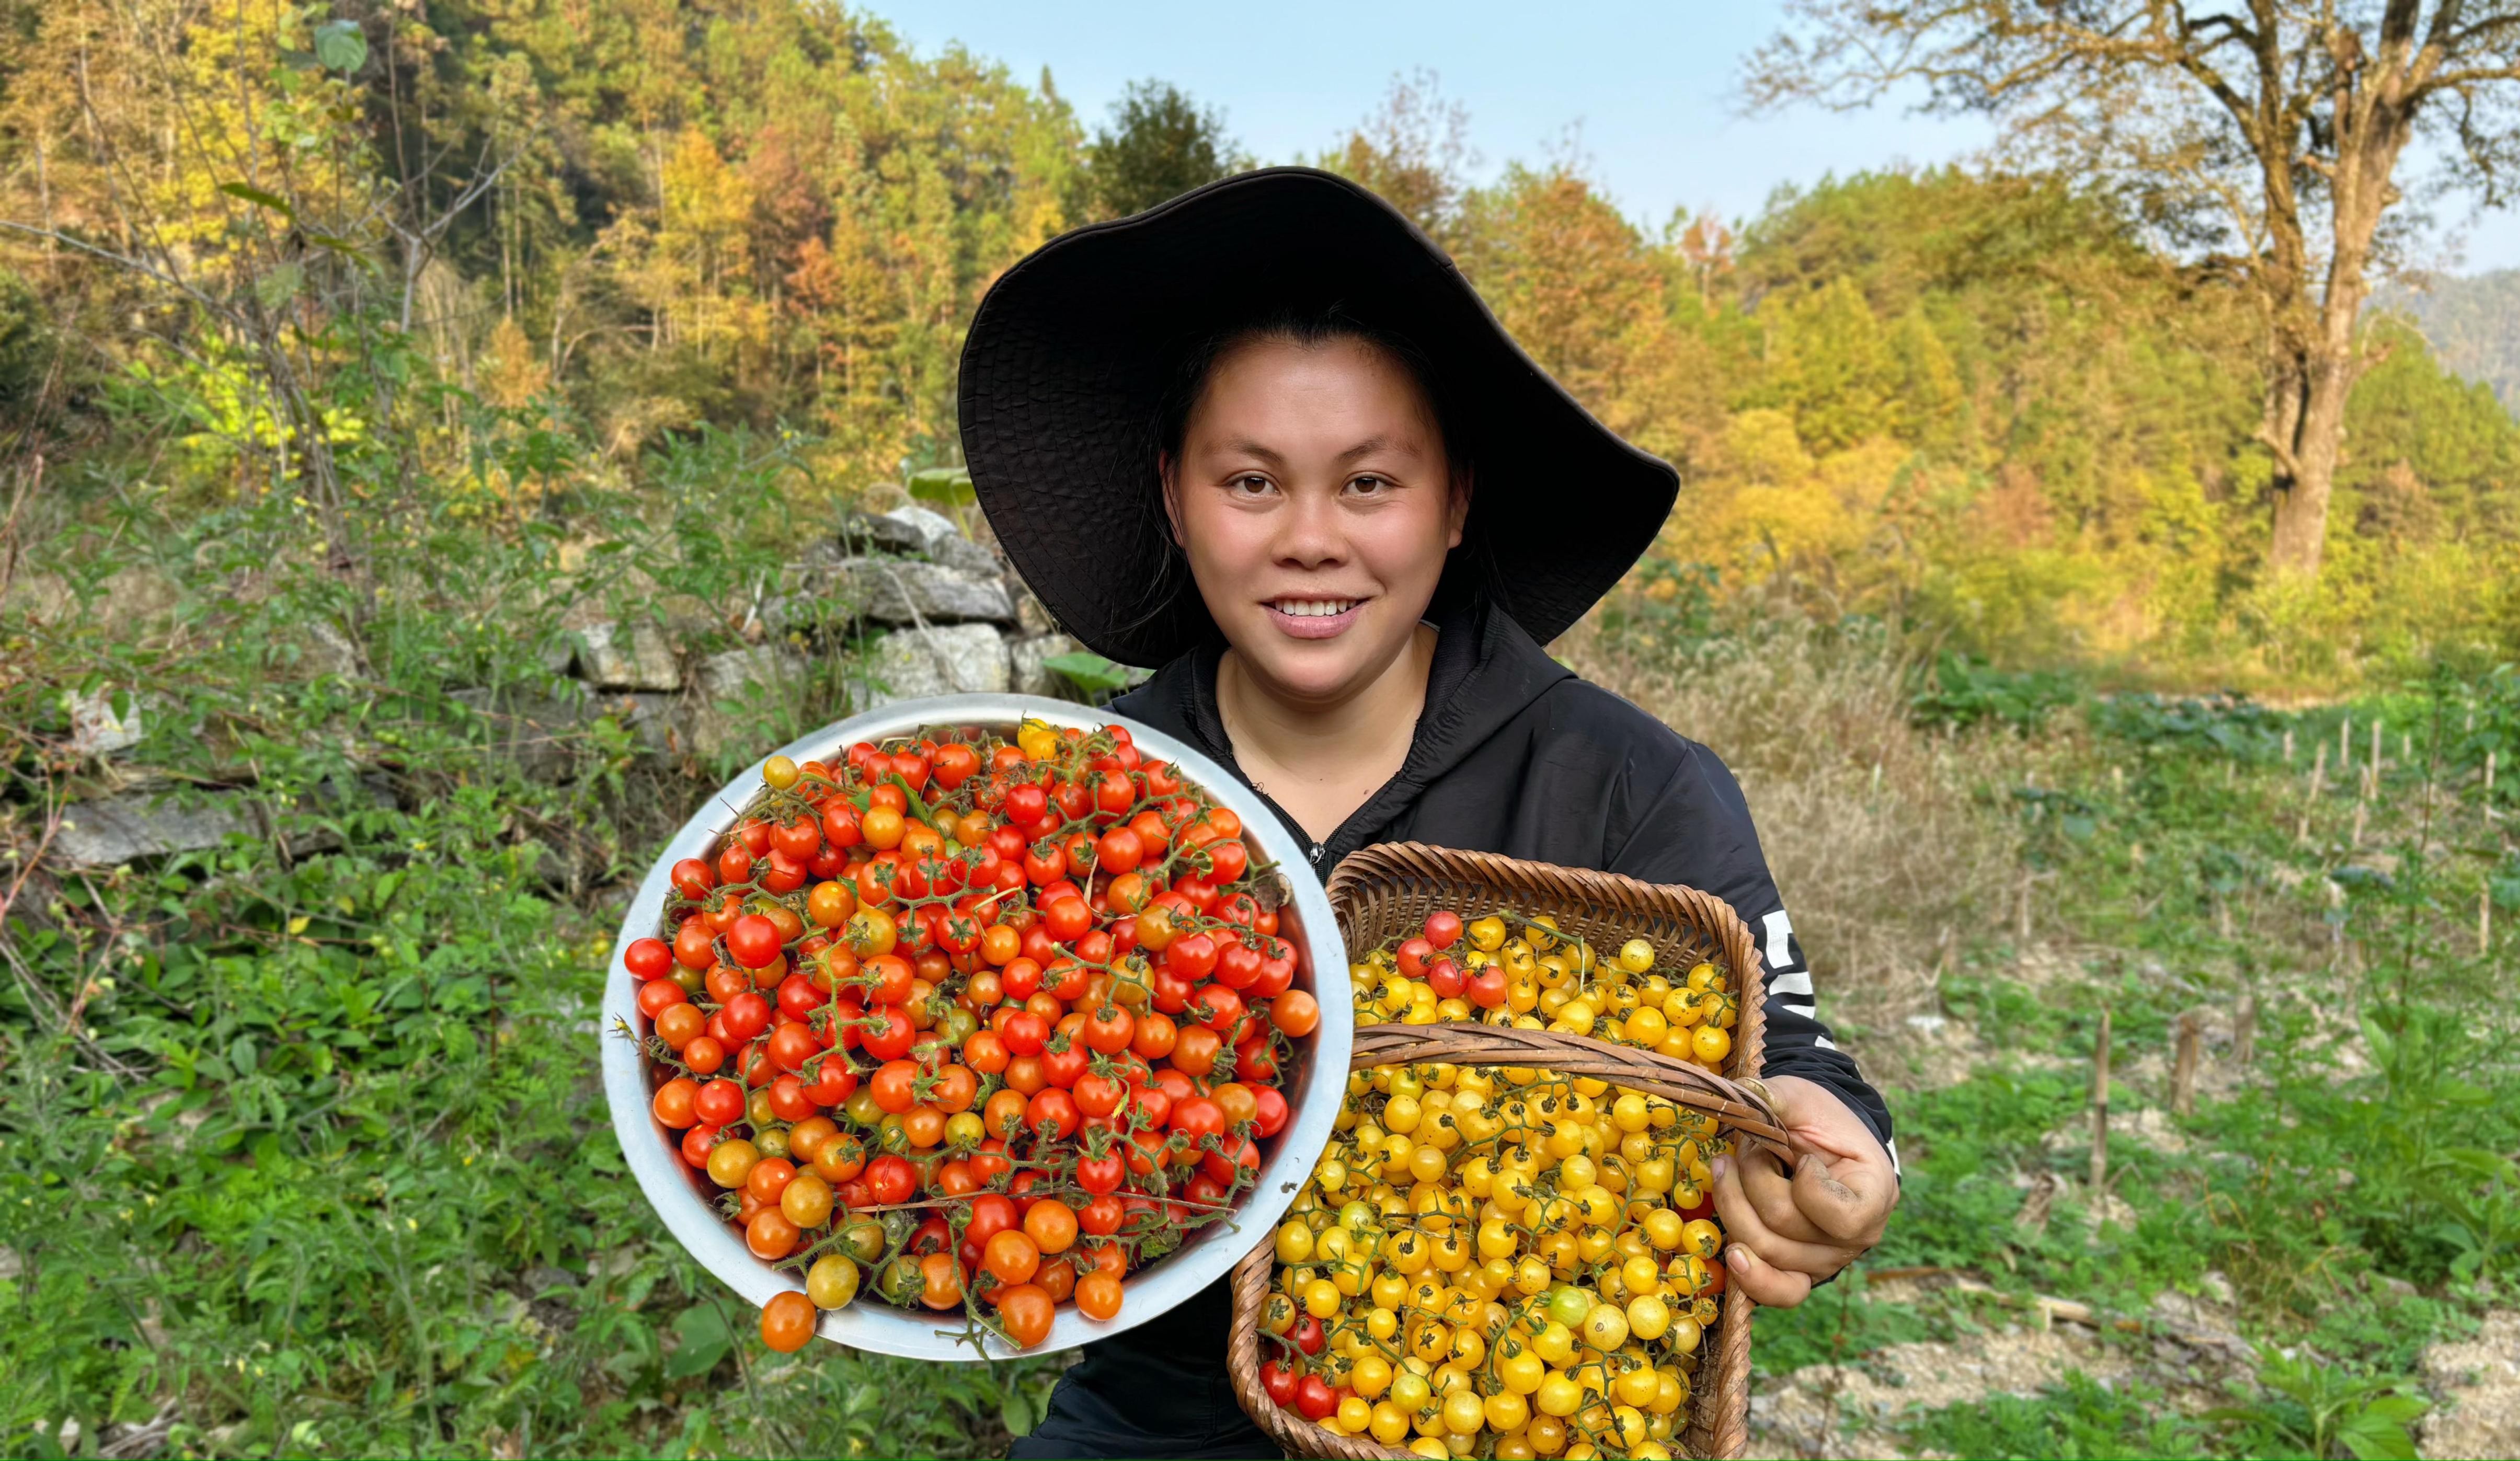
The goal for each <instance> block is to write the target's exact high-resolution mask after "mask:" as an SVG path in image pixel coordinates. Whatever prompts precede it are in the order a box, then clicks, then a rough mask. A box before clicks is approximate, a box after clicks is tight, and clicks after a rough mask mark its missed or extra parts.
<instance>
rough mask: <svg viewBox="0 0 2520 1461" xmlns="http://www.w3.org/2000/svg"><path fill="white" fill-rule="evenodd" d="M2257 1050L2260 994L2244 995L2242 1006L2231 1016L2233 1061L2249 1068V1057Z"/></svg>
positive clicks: (2244, 1068) (2241, 997) (2243, 1068)
mask: <svg viewBox="0 0 2520 1461" xmlns="http://www.w3.org/2000/svg"><path fill="white" fill-rule="evenodd" d="M2257 1052H2258V996H2255V995H2242V996H2240V1007H2239V1009H2238V1011H2236V1012H2235V1013H2234V1014H2232V1016H2231V1063H2232V1064H2233V1065H2236V1066H2238V1067H2239V1068H2240V1069H2242V1070H2247V1069H2248V1068H2249V1058H2250V1057H2251V1056H2253V1055H2255V1054H2257Z"/></svg>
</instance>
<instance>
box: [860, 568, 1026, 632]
mask: <svg viewBox="0 0 2520 1461" xmlns="http://www.w3.org/2000/svg"><path fill="white" fill-rule="evenodd" d="M838 578H839V592H840V594H841V595H842V597H844V598H847V599H848V600H849V602H851V603H853V604H856V605H859V612H860V613H862V614H863V615H865V617H867V618H869V619H871V620H873V621H875V622H876V623H877V624H913V625H916V624H922V623H923V624H964V623H992V624H1012V623H1013V622H1014V617H1015V606H1014V602H1013V600H1012V599H1011V598H1008V597H1007V590H1006V585H1004V584H1002V583H1000V582H998V580H997V579H996V578H995V577H994V576H988V575H982V574H976V573H966V572H963V571H961V570H960V569H955V568H948V567H945V566H944V565H942V564H938V563H921V562H914V561H911V560H908V559H901V558H852V559H850V560H849V561H848V562H846V563H843V564H841V565H840V572H839V575H838Z"/></svg>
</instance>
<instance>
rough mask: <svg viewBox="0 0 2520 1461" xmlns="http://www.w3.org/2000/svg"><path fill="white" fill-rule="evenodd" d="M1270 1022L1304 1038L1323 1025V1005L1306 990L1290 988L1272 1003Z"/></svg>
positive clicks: (1295, 1035) (1295, 1036)
mask: <svg viewBox="0 0 2520 1461" xmlns="http://www.w3.org/2000/svg"><path fill="white" fill-rule="evenodd" d="M1269 1023H1270V1024H1272V1025H1275V1026H1277V1027H1278V1028H1279V1029H1280V1030H1282V1031H1284V1032H1285V1033H1286V1034H1287V1035H1288V1036H1290V1037H1292V1038H1293V1039H1296V1040H1302V1039H1303V1038H1304V1037H1305V1036H1307V1035H1310V1034H1312V1033H1313V1031H1314V1030H1315V1029H1316V1028H1318V1027H1319V1026H1320V1025H1321V1023H1322V1006H1321V1004H1320V1003H1319V1002H1318V1001H1317V1000H1315V999H1314V998H1313V996H1311V994H1309V993H1307V992H1306V991H1303V990H1288V991H1286V993H1284V994H1283V995H1280V996H1278V997H1277V998H1276V999H1275V1000H1273V1001H1272V1002H1271V1003H1270V1005H1269Z"/></svg>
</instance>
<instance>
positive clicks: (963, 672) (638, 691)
mask: <svg viewBox="0 0 2520 1461" xmlns="http://www.w3.org/2000/svg"><path fill="white" fill-rule="evenodd" d="M787 580H788V581H787V583H785V584H784V585H783V586H782V591H781V593H780V594H779V595H778V596H775V597H772V598H768V599H766V600H765V601H764V602H763V603H762V604H761V605H760V606H759V609H758V611H757V622H756V623H753V624H748V625H747V629H748V630H749V631H750V632H751V636H753V637H757V642H747V643H742V644H739V645H738V646H736V647H732V648H719V649H714V650H711V649H706V648H695V647H693V646H691V645H688V644H685V643H679V642H677V641H676V637H675V636H674V635H673V634H672V633H671V632H670V631H669V630H668V628H667V627H666V626H664V625H662V624H660V623H658V622H656V621H655V620H653V619H631V620H625V621H614V622H600V623H589V624H582V625H578V626H575V627H573V628H571V629H569V630H568V631H567V633H566V636H565V639H564V641H563V642H562V643H561V644H559V645H557V646H555V647H554V649H553V651H552V654H551V656H550V658H549V659H548V660H547V663H548V665H549V666H550V668H551V669H552V670H553V671H554V672H555V674H554V679H553V680H552V682H551V683H550V684H549V685H548V686H544V687H542V688H537V689H521V688H517V687H514V686H510V687H506V688H502V689H498V690H492V689H487V688H475V689H457V690H456V691H455V692H454V697H455V698H456V699H457V700H458V701H460V702H461V703H463V704H466V705H468V706H470V707H472V709H473V710H474V711H475V712H477V713H478V714H479V715H480V716H481V717H482V718H483V720H484V721H485V722H486V725H487V728H488V731H489V736H490V740H491V745H492V748H493V750H494V751H495V752H496V753H498V754H501V755H504V756H506V757H508V758H510V759H512V760H514V761H516V762H517V764H518V765H519V766H520V767H522V768H523V770H524V771H525V773H526V774H527V775H546V776H556V775H561V774H562V773H564V772H565V771H566V770H567V769H568V767H569V766H570V764H571V754H570V747H571V746H572V744H573V743H574V742H576V741H577V740H579V739H580V738H582V735H583V732H584V731H585V729H586V727H587V726H589V725H590V724H592V723H593V722H594V721H596V720H597V719H599V718H601V717H606V716H609V717H611V718H612V719H613V720H614V722H615V723H616V724H617V725H619V726H620V727H622V728H623V729H624V730H625V731H628V732H629V734H630V736H631V739H632V741H633V743H634V744H635V745H636V746H638V747H639V748H641V749H642V750H644V751H646V752H650V753H653V754H656V755H660V756H686V755H688V756H692V757H697V758H698V759H699V760H700V761H701V762H703V763H705V762H708V761H712V760H715V759H717V758H718V757H720V756H721V755H729V754H732V755H754V754H760V753H762V752H765V751H767V750H769V749H770V747H767V746H763V745H758V744H755V743H753V741H754V738H755V737H756V736H757V734H758V732H757V731H756V730H754V729H752V728H751V726H750V725H749V724H748V718H740V717H738V716H737V715H735V714H732V713H731V712H730V711H729V710H728V709H727V708H726V702H729V701H742V700H744V699H747V698H752V697H757V696H762V695H788V694H795V693H797V692H799V691H800V690H801V689H802V687H803V686H804V684H805V681H806V679H807V677H808V675H809V673H811V672H812V671H813V670H815V669H816V668H818V667H820V668H827V669H828V668H830V667H831V666H832V660H833V658H834V657H836V656H841V655H844V654H847V655H848V657H847V658H846V659H845V660H843V661H842V662H841V664H840V668H841V669H842V671H843V674H844V676H845V688H846V698H847V703H848V706H849V708H850V710H851V711H852V712H855V711H860V710H867V709H872V708H874V707H876V706H878V705H884V704H889V703H891V702H893V701H896V700H908V699H917V698H922V697H924V696H929V695H944V694H958V693H969V692H1005V691H1009V690H1012V691H1015V692H1018V693H1022V694H1034V695H1051V696H1057V697H1059V698H1063V699H1074V698H1077V696H1076V693H1075V689H1074V687H1073V686H1071V685H1069V684H1068V683H1067V681H1066V680H1064V679H1063V678H1062V677H1061V676H1059V675H1058V674H1057V672H1056V671H1054V670H1052V669H1050V668H1049V667H1048V665H1047V664H1046V663H1045V661H1047V660H1050V659H1052V658H1054V657H1056V656H1057V655H1060V654H1066V653H1072V652H1075V651H1076V650H1078V649H1079V648H1081V647H1082V646H1080V645H1079V644H1078V643H1077V642H1076V641H1074V640H1073V639H1070V638H1069V637H1067V636H1066V635H1064V634H1060V633H1058V632H1057V629H1056V628H1055V627H1054V626H1053V625H1052V623H1051V621H1050V617H1049V615H1048V613H1047V612H1046V611H1044V610H1043V608H1042V607H1041V605H1040V603H1039V602H1038V601H1037V600H1035V599H1034V598H1033V597H1032V595H1031V594H1030V593H1029V592H1028V591H1026V590H1025V588H1024V587H1023V585H1022V583H1021V582H1020V581H1019V580H1018V579H1016V578H1015V576H1014V575H1013V573H1012V571H1010V570H1009V568H1008V567H1007V565H1006V563H1005V562H1004V560H1003V559H1001V558H1000V557H999V555H998V554H997V553H995V552H993V551H992V550H990V549H988V548H986V547H983V546H982V545H980V544H978V543H974V542H973V541H971V540H970V539H969V538H967V537H966V536H964V535H963V533H962V532H961V531H960V530H959V529H957V528H956V527H955V525H954V524H953V522H952V521H950V520H949V519H947V518H946V517H944V516H943V515H942V514H940V513H937V512H934V511H931V510H929V509H925V508H922V507H919V506H916V505H913V506H909V507H904V508H900V509H895V510H893V511H891V512H887V513H883V514H881V515H875V514H866V513H852V514H850V515H849V516H847V517H846V518H845V519H843V521H842V522H841V524H840V526H839V528H838V530H837V531H836V532H834V533H833V534H832V536H831V537H829V538H828V539H825V540H823V541H820V542H817V543H815V544H813V545H812V546H811V547H809V548H808V549H807V550H806V552H805V553H803V554H802V556H801V557H800V559H799V560H798V562H797V563H796V564H795V565H794V568H793V570H792V571H791V572H790V573H789V575H788V576H787ZM327 628H328V629H329V626H327ZM721 642H722V641H721ZM849 646H854V647H855V650H856V652H855V653H854V654H848V649H849ZM344 647H345V648H346V647H347V646H346V642H345V645H344ZM818 660H819V661H820V665H819V666H818V664H817V661H818ZM339 668H340V670H341V672H343V673H347V669H348V667H347V666H342V667H339ZM67 709H68V711H69V716H70V721H71V726H72V734H73V743H74V748H75V749H76V750H77V751H79V752H80V753H81V754H83V755H90V756H96V757H99V758H104V759H108V760H112V761H119V760H120V759H121V758H125V757H128V756H129V755H130V753H131V752H132V751H133V750H134V749H135V748H136V747H139V746H141V745H143V744H144V743H145V742H146V740H147V737H148V735H149V732H150V728H149V719H148V714H147V709H146V706H145V705H143V704H136V703H131V702H130V701H129V700H128V697H125V700H124V703H123V704H121V705H120V706H119V707H117V706H116V705H115V703H114V700H113V697H112V695H110V694H106V693H99V694H96V695H87V696H73V697H72V699H71V701H70V702H69V704H68V706H67ZM109 779H113V778H111V777H110V778H109ZM119 779H121V780H122V781H123V782H125V783H127V787H128V789H124V790H120V791H114V792H108V793H105V794H101V795H97V796H93V797H91V798H89V799H87V800H85V801H81V802H76V803H73V804H72V805H70V806H69V807H67V808H66V809H65V811H64V815H63V819H62V824H61V827H60V829H59V830H58V831H57V832H56V833H55V835H54V837H53V840H52V843H51V845H50V848H49V850H48V853H47V856H48V858H49V859H50V860H52V861H54V862H56V863H64V864H67V865H70V866H89V867H96V866H112V865H114V864H116V863H128V862H131V861H134V860H135V859H139V858H146V857H154V856H163V855H166V854H168V853H176V852H189V851H196V850H199V849H203V848H208V847H215V846H217V845H218V844H219V843H220V842H221V841H222V840H223V839H224V838H226V837H227V836H229V835H231V834H233V833H240V832H241V833H246V834H248V835H260V836H269V837H274V838H283V837H287V836H288V835H289V827H290V823H291V821H292V819H291V818H290V817H289V816H288V815H287V813H288V811H289V809H276V808H274V807H272V806H271V805H270V804H269V803H268V801H267V800H266V799H263V798H261V797H259V796H257V795H256V794H255V793H254V792H253V791H251V790H249V789H231V790H221V791H210V792H191V793H187V794H185V795H183V796H181V797H180V798H178V797H176V796H173V795H170V794H169V793H168V792H167V790H166V789H164V788H162V787H158V786H153V785H151V784H149V780H148V777H147V776H146V775H145V774H142V775H125V776H121V777H120V778H119ZM328 790H329V791H331V793H332V795H331V797H330V798H329V799H330V800H332V801H334V802H335V804H339V803H340V802H341V801H343V800H346V799H355V798H359V797H363V796H364V797H377V796H382V795H385V793H383V792H382V791H380V790H378V789H377V788H374V787H356V788H352V787H343V788H328ZM388 800H389V798H388ZM307 810H320V809H307ZM301 845H302V844H301Z"/></svg>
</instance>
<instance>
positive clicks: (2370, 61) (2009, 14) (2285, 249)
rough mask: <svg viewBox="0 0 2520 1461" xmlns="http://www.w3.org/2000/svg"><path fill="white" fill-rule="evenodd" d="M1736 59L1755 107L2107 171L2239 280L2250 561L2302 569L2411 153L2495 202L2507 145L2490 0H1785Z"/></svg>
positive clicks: (2508, 47)
mask: <svg viewBox="0 0 2520 1461" xmlns="http://www.w3.org/2000/svg"><path fill="white" fill-rule="evenodd" d="M1790 10H1791V13H1792V15H1791V19H1790V20H1789V21H1788V22H1787V25H1786V27H1785V28H1784V29H1783V30H1782V31H1781V32H1780V33H1778V35H1777V36H1776V37H1775V38H1774V39H1772V40H1771V41H1770V42H1769V43H1768V44H1767V45H1766V46H1764V47H1763V48H1761V49H1760V50H1759V51H1758V52H1757V53H1756V54H1755V55H1754V56H1753V57H1752V59H1751V61H1750V63H1749V66H1748V72H1747V76H1746V78H1745V79H1746V92H1747V95H1748V97H1749V100H1750V102H1751V104H1752V105H1754V106H1759V105H1770V104H1776V103H1781V102H1786V101H1791V100H1796V99H1813V100H1818V101H1821V102H1823V103H1826V104H1829V105H1833V106H1840V107H1856V106H1864V105H1868V104H1871V103H1873V102H1876V101H1879V100H1880V99H1882V98H1884V97H1886V96H1889V95H1891V94H1893V93H1894V92H1897V91H1900V90H1901V89H1903V88H1908V87H1913V86H1917V85H1921V86H1922V87H1923V88H1924V94H1925V102H1924V106H1925V108H1926V109H1927V110H1929V111H1943V112H1977V113H1983V114H1987V115H1990V116H1992V117H1994V118H1995V119H1996V120H1998V121H1999V122H2000V123H2002V124H2003V126H2004V127H2005V129H2006V137H2007V140H2008V141H2009V142H2010V143H2011V144H2012V145H2013V146H2014V147H2016V148H2017V149H2019V150H2020V151H2021V152H2022V153H2023V154H2024V155H2029V156H2035V157H2038V158H2040V159H2041V160H2044V161H2045V162H2047V163H2049V164H2051V165H2060V166H2063V167H2065V168H2067V169H2070V170H2072V171H2073V172H2075V173H2077V174H2081V175H2096V176H2100V177H2106V178H2113V179H2116V180H2120V181H2122V182H2124V183H2125V184H2126V185H2128V186H2127V191H2128V192H2129V194H2130V196H2134V197H2138V198H2139V199H2142V200H2143V201H2144V202H2145V203H2146V204H2147V205H2149V206H2150V207H2152V208H2153V209H2154V216H2155V217H2156V218H2157V219H2160V220H2162V221H2165V222H2168V223H2171V224H2173V225H2175V226H2177V227H2178V228H2180V229H2183V231H2184V237H2185V238H2186V239H2187V240H2189V241H2191V242H2192V243H2195V244H2199V245H2201V250H2200V251H2202V252H2204V253H2205V254H2206V255H2207V262H2209V263H2210V264H2212V265H2215V266H2217V267H2219V268H2221V269H2224V270H2228V272H2230V273H2231V274H2233V275H2235V276H2237V277H2238V278H2239V279H2240V280H2241V281H2242V282H2243V283H2244V284H2245V286H2246V288H2249V289H2250V290H2251V291H2252V292H2253V294H2254V296H2255V299H2256V303H2257V306H2258V309H2259V312H2260V315H2261V319H2262V325H2263V330H2264V344H2265V357H2264V358H2265V371H2266V407H2265V417H2264V421H2263V423H2262V426H2261V430H2260V437H2261V439H2262V441H2263V443H2264V444H2265V446H2266V448H2267V450H2268V451H2269V452H2270V453H2271V454H2272V455H2273V459H2274V465H2275V472H2274V481H2273V497H2274V525H2273V536H2272V540H2271V543H2270V547H2269V550H2268V564H2269V567H2270V568H2271V569H2272V570H2273V575H2274V576H2275V577H2276V578H2277V579H2291V580H2313V579H2316V577H2317V576H2318V569H2319V562H2320V558H2321V554H2322V553H2323V552H2324V551H2325V548H2326V534H2327V520H2328V503H2329V497H2330V494H2331V492H2332V490H2333V488H2334V486H2335V482H2336V473H2337V466H2338V460H2339V448H2340V445H2341V443H2342V441H2343V435H2344V426H2345V416H2346V402H2347V399H2348V397H2349V396H2350V395H2351V393H2352V391H2353V389H2354V385H2355V382H2356V381H2357V380H2358V379H2359V378H2361V376H2363V373H2364V372H2366V371H2368V370H2369V369H2371V367H2372V366H2373V365H2374V364H2375V363H2376V361H2377V359H2378V358H2379V354H2380V352H2379V350H2377V349H2375V348H2373V347H2371V346H2370V345H2369V344H2367V343H2366V341H2365V340H2364V339H2363V336H2362V335H2361V334H2360V333H2359V332H2358V331H2357V328H2356V327H2357V325H2358V323H2359V321H2360V318H2361V314H2362V309H2363V301H2364V300H2365V298H2367V297H2368V295H2369V293H2370V289H2371V286H2372V282H2373V278H2374V276H2375V274H2377V273H2379V272H2381V271H2382V270H2384V269H2385V268H2386V266H2387V262H2388V259H2387V251H2388V246H2389V243H2390V232H2389V230H2390V226H2391V225H2392V224H2393V223H2402V222H2403V221H2404V214H2403V212H2402V210H2403V209H2404V207H2405V201H2406V195H2407V193H2408V189H2409V188H2410V187H2412V186H2415V185H2414V184H2413V183H2412V182H2411V181H2410V180H2409V179H2407V178H2402V176H2401V172H2402V170H2403V164H2404V163H2405V162H2406V158H2407V155H2408V150H2409V148H2410V147H2412V146H2413V145H2414V144H2415V143H2417V142H2418V141H2419V140H2427V141H2431V142H2433V143H2435V144H2437V145H2438V147H2439V149H2440V151H2441V154H2442V155H2443V157H2444V159H2445V160H2444V162H2443V164H2442V167H2441V169H2440V171H2439V172H2438V173H2437V174H2435V175H2433V176H2432V177H2430V178H2428V179H2426V182H2427V183H2430V184H2433V185H2437V186H2439V187H2441V188H2443V189H2445V190H2451V191H2463V192H2467V193H2471V194H2473V195H2476V196H2479V197H2481V198H2482V199H2483V200H2485V201H2486V202H2489V203H2496V202H2499V201H2501V200H2502V189H2503V187H2504V186H2505V170H2506V169H2507V167H2508V166H2509V165H2510V163H2511V162H2512V161H2514V160H2515V158H2520V4H2514V3H2510V0H2429V3H2428V0H2228V3H2226V4H2216V5H2192V4H2186V3H2183V0H2074V3H2053V0H1936V3H1932V4H1922V5H1882V4H1878V3H1875V0H1791V5H1790Z"/></svg>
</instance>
